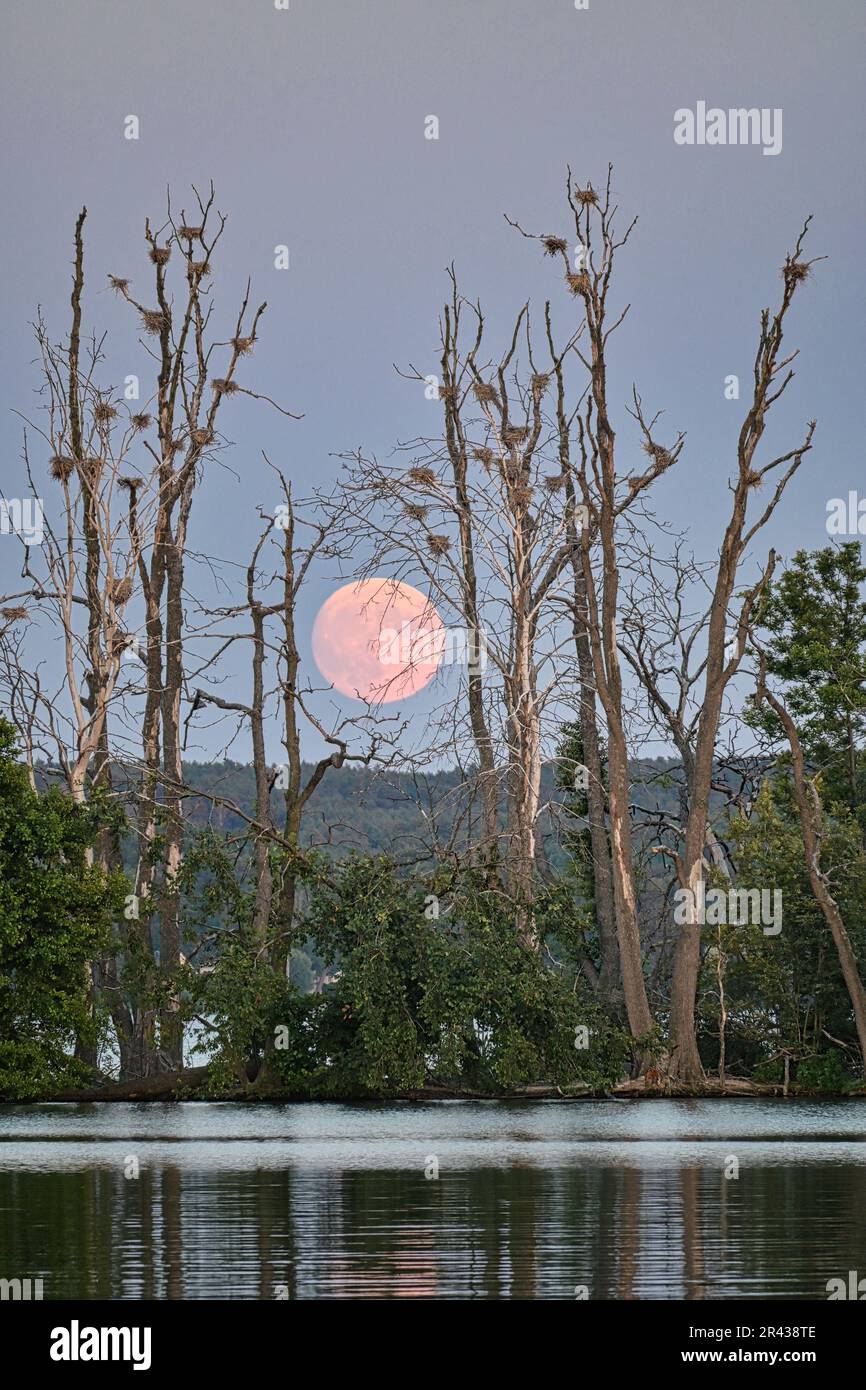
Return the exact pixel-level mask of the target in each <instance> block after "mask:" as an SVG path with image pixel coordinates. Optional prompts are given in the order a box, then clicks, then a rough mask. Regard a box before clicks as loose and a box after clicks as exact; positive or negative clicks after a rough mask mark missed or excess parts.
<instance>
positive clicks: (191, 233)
mask: <svg viewBox="0 0 866 1390" xmlns="http://www.w3.org/2000/svg"><path fill="white" fill-rule="evenodd" d="M203 231H204V227H190V226H188V225H187V223H186V222H182V223H181V225H180V226H179V227H178V229H177V234H178V236H182V237H186V239H187V241H200V240H201V234H202V232H203Z"/></svg>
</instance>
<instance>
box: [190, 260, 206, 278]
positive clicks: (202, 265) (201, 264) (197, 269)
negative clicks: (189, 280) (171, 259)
mask: <svg viewBox="0 0 866 1390" xmlns="http://www.w3.org/2000/svg"><path fill="white" fill-rule="evenodd" d="M189 268H190V270H192V271H193V272H194V273H195V274H196V275H210V273H211V269H210V261H190V263H189Z"/></svg>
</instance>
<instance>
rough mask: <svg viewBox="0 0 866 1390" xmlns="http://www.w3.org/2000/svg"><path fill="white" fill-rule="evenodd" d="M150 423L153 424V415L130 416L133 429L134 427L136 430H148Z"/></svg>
mask: <svg viewBox="0 0 866 1390" xmlns="http://www.w3.org/2000/svg"><path fill="white" fill-rule="evenodd" d="M152 424H153V416H152V415H146V414H141V415H133V417H132V427H133V429H136V430H149V429H150V427H151V425H152Z"/></svg>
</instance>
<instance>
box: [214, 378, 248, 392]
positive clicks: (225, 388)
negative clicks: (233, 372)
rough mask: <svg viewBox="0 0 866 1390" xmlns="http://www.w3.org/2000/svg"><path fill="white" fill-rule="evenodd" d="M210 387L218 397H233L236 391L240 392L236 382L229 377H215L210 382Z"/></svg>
mask: <svg viewBox="0 0 866 1390" xmlns="http://www.w3.org/2000/svg"><path fill="white" fill-rule="evenodd" d="M211 386H212V387H213V389H214V390H215V391H216V393H217V395H218V396H233V395H234V394H235V392H236V391H240V389H241V388H240V387H239V386H238V384H237V382H236V381H232V380H231V378H230V377H224V376H215V377H214V379H213V381H212V382H211Z"/></svg>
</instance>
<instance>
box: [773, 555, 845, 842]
mask: <svg viewBox="0 0 866 1390" xmlns="http://www.w3.org/2000/svg"><path fill="white" fill-rule="evenodd" d="M864 580H866V567H864V566H863V564H862V560H861V553H860V545H859V542H858V541H849V542H847V543H846V544H844V545H841V546H839V547H834V546H827V547H825V548H824V549H823V550H815V551H810V552H807V551H804V550H800V551H798V552H797V554H796V555H795V556H794V559H793V561H792V563H791V564H790V565H789V566H788V568H787V569H786V570H785V572H784V574H783V575H782V578H781V579H780V580H779V581H778V583H776V584H774V585H772V587H771V589H770V593H769V595H768V597H767V599H766V600H765V602H764V604H763V606H762V609H761V612H760V615H759V622H760V625H761V627H762V629H763V630H764V632H765V633H766V634H768V640H767V641H766V649H767V657H768V660H767V669H768V671H769V672H770V674H771V675H773V676H775V677H776V678H777V680H779V681H780V682H781V683H782V685H783V686H784V693H785V703H786V705H787V707H788V709H789V711H790V713H791V715H792V717H793V719H794V722H795V723H796V725H797V729H798V732H799V734H800V738H801V740H802V743H803V747H804V750H805V751H806V754H807V756H808V757H809V759H810V761H811V762H812V764H813V765H814V766H816V767H818V768H820V769H822V772H823V779H824V789H825V794H826V796H827V797H828V799H830V800H833V801H838V802H842V803H844V804H845V805H847V806H848V808H849V810H851V811H853V812H854V813H855V814H858V815H859V818H860V821H861V825H863V826H864V827H866V763H864V757H863V746H862V745H863V741H864V735H866V602H864V600H863V598H862V596H861V590H862V586H863V583H864ZM752 722H753V723H756V724H762V725H763V726H764V727H765V728H766V729H767V730H768V731H769V732H771V733H772V734H774V735H775V736H776V737H778V736H779V733H780V730H779V728H778V721H777V719H776V716H775V715H774V714H773V712H772V710H764V711H763V712H762V713H761V714H759V715H758V716H753V718H752Z"/></svg>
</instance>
